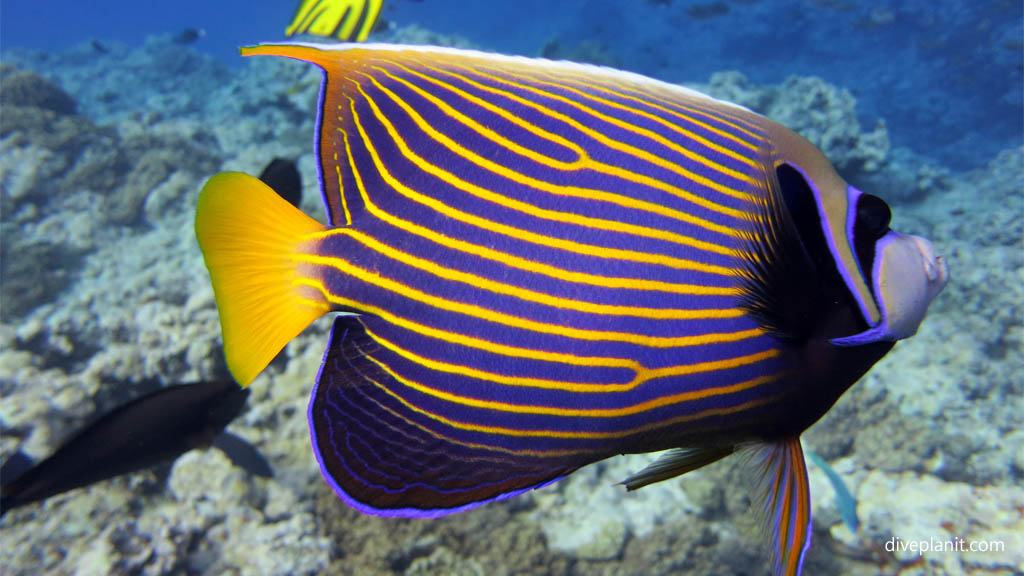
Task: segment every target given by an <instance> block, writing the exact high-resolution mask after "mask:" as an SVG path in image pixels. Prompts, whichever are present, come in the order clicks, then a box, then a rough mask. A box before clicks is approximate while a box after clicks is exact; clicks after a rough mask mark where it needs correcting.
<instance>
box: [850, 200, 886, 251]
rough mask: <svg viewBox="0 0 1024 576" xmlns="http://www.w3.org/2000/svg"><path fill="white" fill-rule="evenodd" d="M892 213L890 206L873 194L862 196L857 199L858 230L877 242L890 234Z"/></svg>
mask: <svg viewBox="0 0 1024 576" xmlns="http://www.w3.org/2000/svg"><path fill="white" fill-rule="evenodd" d="M891 220H892V211H891V210H890V209H889V205H888V204H886V203H885V200H882V199H881V198H879V197H878V196H875V195H873V194H861V196H860V198H858V199H857V228H859V229H860V230H863V231H864V232H866V233H867V234H868V235H869V236H871V240H877V239H879V238H881V237H882V236H885V235H886V233H888V232H889V222H890V221H891Z"/></svg>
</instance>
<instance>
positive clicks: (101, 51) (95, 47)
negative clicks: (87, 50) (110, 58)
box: [89, 40, 110, 54]
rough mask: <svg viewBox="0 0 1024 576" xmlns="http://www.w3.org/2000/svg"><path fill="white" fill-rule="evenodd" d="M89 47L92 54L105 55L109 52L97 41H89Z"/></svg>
mask: <svg viewBox="0 0 1024 576" xmlns="http://www.w3.org/2000/svg"><path fill="white" fill-rule="evenodd" d="M89 46H91V47H92V50H93V52H97V53H99V54H106V53H108V52H110V50H109V49H108V48H107V47H106V46H104V45H103V43H102V42H100V41H99V40H91V41H90V42H89Z"/></svg>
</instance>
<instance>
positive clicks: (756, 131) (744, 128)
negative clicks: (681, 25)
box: [545, 74, 765, 148]
mask: <svg viewBox="0 0 1024 576" xmlns="http://www.w3.org/2000/svg"><path fill="white" fill-rule="evenodd" d="M570 76H571V77H572V78H573V79H574V82H575V83H576V84H577V85H580V86H586V87H588V88H594V89H598V90H604V91H605V92H608V93H611V94H614V95H620V96H622V97H623V98H626V99H630V100H633V101H636V102H642V103H645V104H647V105H649V106H652V107H655V108H658V109H660V110H663V111H665V112H667V113H669V114H672V115H674V116H676V117H679V118H684V119H688V120H691V121H693V120H692V117H691V115H699V116H702V117H704V118H707V119H709V120H714V121H716V122H720V123H722V124H725V125H726V126H729V127H730V128H733V129H734V130H736V131H738V132H740V133H741V134H743V135H745V136H747V137H748V138H749V139H750V140H752V141H754V142H760V141H763V140H764V137H765V134H764V131H763V129H762V128H761V126H759V125H758V124H756V123H755V122H751V121H750V120H749V119H747V118H744V117H743V111H742V110H739V109H736V108H734V107H733V106H731V105H729V104H725V103H719V102H714V101H710V100H709V101H708V102H706V103H705V102H702V101H701V99H699V98H697V97H693V98H688V97H687V96H686V95H685V94H681V95H680V96H677V98H678V99H669V98H667V97H661V96H658V95H657V93H655V92H654V91H653V90H644V89H641V88H640V87H635V85H634V86H633V87H631V86H628V85H625V84H619V85H615V86H614V87H612V86H611V85H605V84H598V83H596V82H593V79H592V78H590V77H587V76H584V75H581V74H570ZM545 77H548V78H550V76H549V75H545ZM661 92H667V90H661ZM631 94H632V96H630V95H631ZM684 98H685V99H686V100H687V103H685V104H684V103H683V102H681V100H682V99H684ZM679 110H682V111H683V112H679ZM751 115H752V116H754V117H755V118H756V117H757V115H756V114H751ZM709 129H710V128H709ZM716 133H717V132H716ZM722 136H723V137H726V138H729V139H730V140H732V139H734V138H737V137H736V136H735V135H733V134H729V133H728V132H724V133H723V134H722ZM734 141H735V142H737V143H741V142H742V143H746V141H745V140H743V139H737V140H734ZM747 146H750V144H747ZM754 147H755V148H757V147H759V146H754Z"/></svg>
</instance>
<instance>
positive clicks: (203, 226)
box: [196, 172, 330, 386]
mask: <svg viewBox="0 0 1024 576" xmlns="http://www.w3.org/2000/svg"><path fill="white" fill-rule="evenodd" d="M323 229H324V227H323V225H321V224H320V223H319V222H317V221H316V220H313V219H312V218H310V217H309V216H306V215H305V214H303V213H302V212H301V211H299V210H298V209H296V208H295V207H294V206H292V205H291V204H289V203H288V202H287V201H286V200H284V199H283V198H281V197H280V196H278V195H277V193H276V192H274V190H273V189H271V188H270V187H269V186H267V185H266V184H264V183H263V182H261V181H259V180H258V179H256V178H253V177H252V176H249V175H248V174H242V173H239V172H224V173H222V174H217V175H216V176H214V177H213V178H210V180H209V181H208V182H207V183H206V185H205V186H203V191H202V192H201V193H200V195H199V204H198V206H197V207H196V237H197V238H198V239H199V247H200V248H201V249H202V251H203V258H204V260H205V261H206V267H207V268H208V269H209V271H210V279H211V281H212V282H213V293H214V297H215V298H216V300H217V310H218V311H219V312H220V325H221V331H222V332H223V336H224V355H225V356H226V357H227V363H228V369H230V370H231V374H232V375H233V376H234V377H235V379H236V380H237V381H238V382H239V384H241V385H242V386H248V385H249V383H250V382H252V380H253V379H254V378H256V376H257V375H258V374H259V373H260V372H261V371H262V370H263V369H264V368H266V366H267V364H269V363H270V361H271V360H273V359H274V356H275V355H277V353H278V352H280V351H281V349H282V348H284V345H285V344H287V343H288V342H289V341H290V340H291V339H292V338H295V337H296V336H298V335H299V333H300V332H302V331H303V330H304V329H305V328H306V326H309V325H310V323H312V322H313V321H314V320H316V319H317V318H319V317H320V316H322V315H323V314H324V313H325V312H327V311H329V309H330V308H329V306H328V304H327V303H326V302H324V301H323V300H321V299H311V298H310V294H309V291H308V290H303V289H302V288H301V287H300V285H299V284H298V283H296V280H297V278H298V277H299V269H298V264H297V262H296V260H295V258H294V256H295V255H296V254H297V253H298V252H297V250H298V249H299V247H300V246H302V245H303V244H304V243H306V242H307V240H306V239H305V238H304V237H306V236H307V235H308V234H312V233H315V232H318V231H321V230H323Z"/></svg>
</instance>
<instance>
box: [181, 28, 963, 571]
mask: <svg viewBox="0 0 1024 576" xmlns="http://www.w3.org/2000/svg"><path fill="white" fill-rule="evenodd" d="M242 52H243V54H244V55H263V54H268V55H279V56H286V57H291V58H296V59H299V60H305V61H308V62H312V63H314V64H316V65H318V66H319V67H321V68H322V69H323V72H324V82H323V85H322V87H321V91H320V111H319V120H318V122H317V130H318V139H317V154H318V159H319V172H320V173H319V176H320V180H321V184H322V190H323V196H324V201H325V204H326V206H327V211H328V216H329V222H330V225H329V226H324V225H321V224H320V223H318V222H316V221H315V220H313V219H311V218H309V217H308V216H306V215H304V214H302V213H301V212H300V211H298V210H296V209H295V208H294V207H292V206H291V205H289V204H288V203H287V202H285V201H284V200H281V198H280V197H278V196H277V195H276V194H274V192H273V191H272V190H270V189H269V188H268V187H267V186H265V185H264V184H263V183H261V182H260V181H259V180H257V179H256V178H253V177H251V176H248V175H245V174H240V173H223V174H219V175H216V176H214V177H213V178H211V179H210V180H209V181H208V182H207V184H206V185H205V187H204V189H203V191H202V193H201V195H200V198H199V203H198V208H197V213H196V223H195V225H196V234H197V236H198V239H199V243H200V246H201V248H202V251H203V255H204V258H205V261H206V265H207V267H208V269H209V271H210V276H211V280H212V282H213V286H214V292H215V296H216V302H217V306H218V309H219V314H220V319H221V326H222V329H223V334H224V343H225V354H226V357H227V363H228V366H229V368H230V370H231V372H232V374H233V375H234V376H235V378H236V379H237V380H238V381H239V382H240V383H242V384H244V385H247V384H249V383H250V382H251V381H252V380H253V379H254V378H255V377H256V376H257V375H258V374H259V373H260V372H261V371H262V370H263V368H264V367H266V365H267V364H268V363H269V362H270V360H271V359H272V358H273V357H274V356H275V354H277V352H278V351H279V350H280V349H281V348H282V347H283V346H284V345H285V344H286V343H287V342H288V341H289V340H291V339H292V338H294V337H295V336H296V335H298V334H299V333H300V332H301V331H302V330H303V329H305V328H306V327H307V326H308V325H309V324H310V323H311V322H313V321H314V320H316V319H317V318H319V317H320V316H322V315H323V314H325V313H328V312H332V311H335V312H343V313H344V314H343V315H340V316H338V317H337V318H336V319H335V321H334V327H333V330H332V334H331V339H330V342H329V344H328V348H327V352H326V355H325V358H324V362H323V365H322V367H321V369H320V373H319V375H318V377H317V384H316V387H315V389H314V391H313V395H312V399H311V401H310V404H309V413H308V417H309V426H310V431H311V435H312V440H313V446H314V449H315V452H316V456H317V459H318V461H319V464H320V467H321V470H322V472H323V474H324V476H325V478H326V479H327V481H328V482H329V483H330V484H331V486H333V488H334V489H335V491H336V492H337V493H338V495H339V496H340V497H341V498H342V499H343V500H344V501H345V502H346V503H348V504H349V505H351V506H353V507H354V508H356V509H358V510H360V511H362V512H365V513H369V514H376V515H382V516H406V517H437V516H442V515H445V514H451V513H454V512H460V511H463V510H467V509H470V508H473V507H476V506H479V505H480V504H482V503H485V502H489V501H493V500H498V499H503V498H509V497H512V496H515V495H517V494H521V493H523V492H525V491H527V490H530V489H533V488H537V487H540V486H544V485H546V484H549V483H551V482H554V481H556V480H558V479H559V478H562V477H564V476H565V475H567V474H569V473H571V472H573V471H574V470H576V469H578V468H580V467H582V466H585V465H587V464H590V463H593V462H596V461H598V460H602V459H604V458H608V457H610V456H614V455H617V454H623V453H644V452H653V451H660V450H665V449H673V450H671V451H669V452H667V453H666V454H665V455H663V456H662V457H660V458H659V459H657V460H656V461H655V462H654V463H653V464H651V466H649V467H648V468H646V469H644V470H642V471H640V472H638V473H636V474H634V475H633V476H631V477H630V478H627V479H626V480H625V482H624V484H625V485H626V487H627V488H628V489H631V490H632V489H636V488H640V487H642V486H645V485H647V484H650V483H652V482H657V481H660V480H664V479H667V478H671V477H674V476H677V475H679V474H683V473H685V472H688V471H690V470H694V469H696V468H699V467H701V466H704V465H706V464H708V463H711V462H714V461H716V460H719V459H721V458H724V457H726V456H728V455H730V454H732V453H734V452H737V451H743V452H746V453H747V455H748V456H749V461H750V463H751V468H752V478H751V483H752V486H753V489H754V491H755V496H756V499H757V500H758V501H759V502H760V506H759V510H760V512H761V513H762V514H763V517H764V520H765V521H764V525H765V526H766V530H767V534H766V537H767V538H768V539H769V541H770V545H771V549H772V551H773V559H772V566H773V571H774V573H776V574H787V575H790V574H799V573H800V570H801V565H802V562H803V558H804V554H805V552H806V550H807V547H808V546H809V544H810V533H811V504H810V491H809V487H808V481H807V468H806V464H805V461H804V456H803V451H802V449H801V446H800V440H799V437H800V434H801V433H802V432H803V431H804V430H805V429H806V428H807V427H808V426H810V425H811V424H812V423H814V422H815V421H817V420H818V419H819V418H820V417H821V416H822V415H823V414H824V413H825V412H826V411H827V410H828V409H829V407H831V406H832V404H833V403H834V402H835V401H836V400H837V399H838V398H839V396H840V395H842V393H843V392H844V391H845V390H846V389H847V388H848V387H849V386H851V385H852V384H853V383H854V382H855V381H857V379H858V378H860V377H861V376H862V375H863V374H864V373H865V372H866V371H867V370H868V369H870V368H871V366H872V365H873V364H874V363H875V362H877V361H878V360H879V359H880V358H881V357H882V356H883V355H885V354H886V352H888V351H889V350H890V349H891V348H892V346H893V343H894V342H895V341H897V340H899V339H902V338H906V337H909V336H911V335H913V334H914V333H915V332H916V330H917V328H918V326H919V324H920V323H921V321H922V320H923V318H924V315H925V312H926V309H927V307H928V305H929V303H930V302H931V301H932V299H933V298H934V297H935V296H936V295H937V294H938V293H939V292H940V291H941V290H942V288H943V286H944V285H945V283H946V281H947V279H948V271H947V268H946V264H945V262H944V261H943V259H942V258H941V257H939V256H936V254H935V251H934V249H933V247H932V245H931V244H930V243H929V242H928V241H927V240H924V239H922V238H917V237H914V236H904V235H901V234H899V233H897V232H895V231H893V230H891V229H890V227H889V220H890V211H889V207H888V206H887V205H886V204H885V202H883V201H882V200H881V199H879V198H878V197H876V196H872V195H870V194H865V193H862V192H861V191H860V190H858V189H856V188H854V187H852V186H850V185H848V184H847V183H846V182H844V181H843V180H842V179H841V178H840V176H839V175H838V174H837V173H836V172H835V170H834V169H833V168H832V166H831V164H830V163H829V162H828V160H826V159H825V157H824V156H823V155H822V154H821V153H820V152H819V151H818V150H817V149H816V148H815V147H814V146H813V145H811V144H810V143H809V142H807V141H806V140H805V139H803V138H802V137H800V136H798V135H797V134H795V133H793V132H792V131H790V130H788V129H786V128H785V127H783V126H781V125H779V124H777V123H775V122H772V121H771V120H768V119H766V118H764V117H762V116H759V115H757V114H755V113H753V112H751V111H749V110H747V109H745V108H742V107H739V106H736V105H732V104H728V103H725V102H721V101H718V100H714V99H712V98H710V97H708V96H705V95H702V94H699V93H696V92H693V91H690V90H687V89H684V88H681V87H678V86H674V85H670V84H666V83H662V82H659V81H656V80H652V79H649V78H645V77H642V76H638V75H635V74H628V73H624V72H617V71H613V70H610V69H606V68H599V67H594V66H586V65H579V64H572V63H566V62H551V61H546V60H533V59H527V58H516V57H505V56H498V55H493V54H485V53H481V52H471V51H459V50H453V49H444V48H431V47H411V46H389V45H372V44H371V45H351V44H349V45H335V46H326V45H316V44H310V45H304V44H280V45H262V46H256V47H250V48H244V49H243V51H242Z"/></svg>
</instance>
